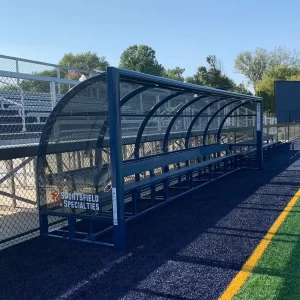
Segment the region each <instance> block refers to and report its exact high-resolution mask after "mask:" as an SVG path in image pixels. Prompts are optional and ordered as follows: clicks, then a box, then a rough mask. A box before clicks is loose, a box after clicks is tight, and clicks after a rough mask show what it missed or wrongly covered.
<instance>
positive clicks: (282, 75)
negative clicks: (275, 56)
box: [264, 64, 300, 80]
mask: <svg viewBox="0 0 300 300" xmlns="http://www.w3.org/2000/svg"><path fill="white" fill-rule="evenodd" d="M299 73H300V70H299V68H297V67H289V66H288V65H286V64H283V65H278V66H274V67H271V68H270V69H269V70H267V71H266V72H265V74H264V77H269V78H275V79H281V80H286V79H287V78H289V77H291V76H293V75H297V74H299Z"/></svg>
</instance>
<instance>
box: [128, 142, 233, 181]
mask: <svg viewBox="0 0 300 300" xmlns="http://www.w3.org/2000/svg"><path fill="white" fill-rule="evenodd" d="M228 150H229V147H228V145H227V144H213V145H208V146H203V147H196V148H190V149H185V150H179V151H176V152H170V153H164V154H161V155H155V156H153V157H152V156H150V157H148V158H142V159H141V160H136V161H132V162H129V163H124V164H123V175H124V176H129V175H133V174H139V173H141V172H145V171H149V170H153V169H156V168H160V167H165V166H168V165H171V164H174V163H179V162H184V161H187V160H191V159H197V158H199V157H203V156H207V155H211V154H215V153H218V152H223V151H228Z"/></svg>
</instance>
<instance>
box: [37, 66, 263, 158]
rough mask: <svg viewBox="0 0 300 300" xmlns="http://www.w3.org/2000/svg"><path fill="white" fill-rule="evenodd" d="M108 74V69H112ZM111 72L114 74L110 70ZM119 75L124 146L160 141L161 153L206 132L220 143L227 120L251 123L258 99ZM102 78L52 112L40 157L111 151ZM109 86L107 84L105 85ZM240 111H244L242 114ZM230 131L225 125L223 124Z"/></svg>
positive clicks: (79, 89) (70, 95)
mask: <svg viewBox="0 0 300 300" xmlns="http://www.w3.org/2000/svg"><path fill="white" fill-rule="evenodd" d="M110 68H112V67H110ZM113 69H115V68H113ZM116 70H117V71H118V74H119V92H120V97H119V98H120V106H121V108H120V114H121V131H122V132H121V135H122V142H123V144H134V145H135V152H134V153H135V157H138V156H139V149H140V147H141V144H142V143H143V142H147V141H153V140H162V141H163V150H162V151H164V152H167V151H169V149H168V143H169V140H171V139H172V138H174V137H181V138H184V140H185V147H186V148H187V147H189V145H190V144H189V140H190V137H191V136H193V135H199V133H201V134H202V135H203V144H206V143H207V136H208V134H209V133H210V132H215V133H216V134H217V137H218V140H220V137H221V132H222V128H223V127H224V126H226V124H227V123H226V122H227V119H228V117H230V116H235V117H236V116H237V112H239V114H240V115H242V116H247V117H251V116H252V117H254V115H255V107H254V105H253V104H254V103H255V102H257V101H262V98H259V97H255V96H250V95H243V94H238V93H234V92H231V91H224V90H218V89H214V88H209V87H205V86H199V85H194V84H189V83H185V82H178V81H175V80H170V79H167V78H160V77H157V76H152V75H147V74H142V73H138V72H134V71H129V70H123V69H116ZM106 78H107V76H106V72H104V73H102V74H99V75H97V76H95V77H91V78H89V79H87V80H85V81H83V82H81V83H79V84H78V85H77V86H75V87H74V88H73V89H71V90H70V91H69V92H68V93H67V94H66V95H65V96H64V97H63V98H62V99H61V100H60V102H59V103H58V104H57V106H56V107H55V108H54V110H53V111H52V113H51V115H50V117H49V119H48V121H47V123H46V125H45V127H44V130H43V133H42V136H41V140H40V148H39V155H45V154H47V153H59V152H68V151H76V150H86V149H96V148H107V147H109V130H108V128H109V123H110V122H113V120H109V115H108V105H109V103H108V101H109V100H108V93H107V82H106ZM108 84H109V83H108ZM241 107H244V108H245V109H246V110H244V111H242V112H241V110H240V108H241ZM227 126H228V124H227Z"/></svg>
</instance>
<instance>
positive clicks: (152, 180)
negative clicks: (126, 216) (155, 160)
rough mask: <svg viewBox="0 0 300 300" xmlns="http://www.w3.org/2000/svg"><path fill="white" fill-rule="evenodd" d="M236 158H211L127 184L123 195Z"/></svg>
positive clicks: (231, 156)
mask: <svg viewBox="0 0 300 300" xmlns="http://www.w3.org/2000/svg"><path fill="white" fill-rule="evenodd" d="M236 156H237V154H228V155H226V156H222V157H217V158H212V159H209V160H206V161H202V162H200V163H195V164H192V165H190V166H186V167H182V168H179V169H176V170H172V171H169V172H166V173H162V174H159V175H155V176H153V177H149V178H146V179H143V180H141V181H137V182H133V183H128V184H125V186H124V192H125V194H128V193H130V192H133V191H135V190H137V189H142V188H147V187H149V186H152V185H154V184H157V183H160V182H163V181H165V180H169V179H173V178H174V177H177V176H180V175H184V174H187V173H190V172H193V171H196V170H198V169H202V168H205V167H208V166H210V165H213V164H217V163H219V162H222V161H224V160H229V159H231V158H234V157H236Z"/></svg>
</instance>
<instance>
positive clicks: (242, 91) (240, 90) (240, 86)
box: [233, 83, 253, 95]
mask: <svg viewBox="0 0 300 300" xmlns="http://www.w3.org/2000/svg"><path fill="white" fill-rule="evenodd" d="M233 92H236V93H240V94H245V95H253V94H252V93H251V91H249V90H248V89H247V88H246V87H245V85H244V84H243V83H240V84H235V85H234V88H233Z"/></svg>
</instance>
